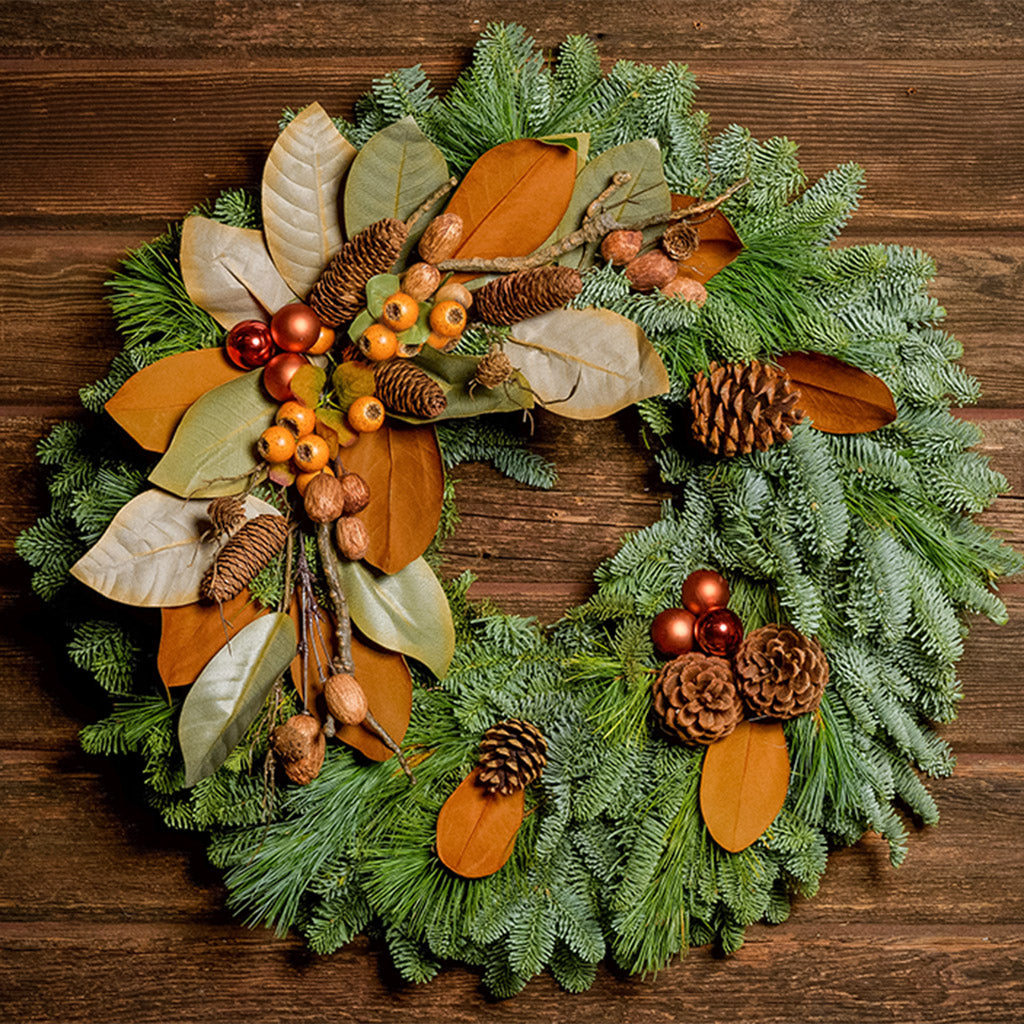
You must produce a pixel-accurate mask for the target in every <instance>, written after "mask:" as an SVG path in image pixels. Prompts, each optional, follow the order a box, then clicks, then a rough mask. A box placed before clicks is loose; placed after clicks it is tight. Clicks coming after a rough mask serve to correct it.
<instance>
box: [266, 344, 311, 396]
mask: <svg viewBox="0 0 1024 1024" xmlns="http://www.w3.org/2000/svg"><path fill="white" fill-rule="evenodd" d="M308 362H309V360H308V359H307V358H306V357H305V356H303V355H299V353H298V352H281V353H279V354H278V355H276V356H274V358H273V359H271V360H270V362H269V363H267V365H266V366H265V367H264V368H263V386H264V387H265V388H266V389H267V392H268V393H269V395H270V397H271V398H275V399H277V401H279V402H290V401H293V400H294V401H297V399H296V396H295V394H294V392H293V391H292V377H294V376H295V371H296V370H298V368H299V367H300V366H305V365H306V364H307V363H308Z"/></svg>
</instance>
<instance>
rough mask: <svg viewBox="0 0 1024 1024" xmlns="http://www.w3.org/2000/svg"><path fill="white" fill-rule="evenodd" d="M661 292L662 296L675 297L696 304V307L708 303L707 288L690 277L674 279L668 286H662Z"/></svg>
mask: <svg viewBox="0 0 1024 1024" xmlns="http://www.w3.org/2000/svg"><path fill="white" fill-rule="evenodd" d="M661 291H662V294H663V295H675V296H676V297H677V298H680V299H685V300H686V301H687V302H696V303H697V305H698V306H703V305H704V303H705V302H707V301H708V290H707V288H705V287H704V285H702V284H701V283H700V281H694V279H693V278H692V277H674V278H673V279H672V280H671V281H669V283H668V284H666V285H662V288H661Z"/></svg>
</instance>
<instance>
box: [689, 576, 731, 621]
mask: <svg viewBox="0 0 1024 1024" xmlns="http://www.w3.org/2000/svg"><path fill="white" fill-rule="evenodd" d="M728 603H729V584H728V582H727V581H726V579H725V577H724V576H722V575H721V574H720V573H717V572H715V571H714V570H712V569H698V570H696V572H691V573H690V575H689V576H687V577H686V579H685V580H683V607H684V608H689V610H690V611H691V612H693V614H694V615H698V616H699V615H703V614H704V613H705V612H709V611H711V610H712V609H713V608H724V607H725V606H726V605H727V604H728Z"/></svg>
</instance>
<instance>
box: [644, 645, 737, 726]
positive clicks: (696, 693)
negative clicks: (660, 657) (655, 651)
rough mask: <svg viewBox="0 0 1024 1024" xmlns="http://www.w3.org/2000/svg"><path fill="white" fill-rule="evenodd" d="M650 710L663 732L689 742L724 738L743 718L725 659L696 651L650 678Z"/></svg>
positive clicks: (733, 680) (669, 664)
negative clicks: (652, 709)
mask: <svg viewBox="0 0 1024 1024" xmlns="http://www.w3.org/2000/svg"><path fill="white" fill-rule="evenodd" d="M654 710H655V712H656V713H657V716H658V718H659V720H660V722H661V726H662V728H663V729H664V730H665V732H666V733H668V734H669V735H670V736H675V737H676V738H677V739H680V740H682V741H683V743H687V744H689V745H691V746H707V745H708V744H710V743H714V742H715V740H720V739H724V738H725V737H726V736H728V735H729V733H731V732H732V731H733V729H735V728H736V726H737V725H739V723H740V721H741V720H742V718H743V702H742V701H741V700H740V695H739V693H738V692H737V690H736V683H735V679H734V677H733V673H732V667H731V666H730V665H729V662H728V661H726V660H725V659H724V658H709V657H708V656H707V655H704V654H699V653H697V652H696V651H692V652H690V653H689V654H684V655H682V656H681V657H678V658H676V659H675V660H674V661H670V662H668V663H667V664H666V665H665V666H664V667H663V668H662V670H661V672H660V673H659V674H658V678H657V679H656V680H655V681H654Z"/></svg>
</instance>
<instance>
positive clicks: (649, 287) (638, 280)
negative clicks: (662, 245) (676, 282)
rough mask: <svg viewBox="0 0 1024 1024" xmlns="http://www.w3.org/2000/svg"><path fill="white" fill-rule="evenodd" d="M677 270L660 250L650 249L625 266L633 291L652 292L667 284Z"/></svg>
mask: <svg viewBox="0 0 1024 1024" xmlns="http://www.w3.org/2000/svg"><path fill="white" fill-rule="evenodd" d="M678 269H679V268H678V266H677V265H676V263H675V261H674V260H670V259H669V258H668V257H667V256H666V255H665V254H664V253H663V252H662V251H661V250H660V249H652V250H651V251H650V252H645V253H644V254H643V256H637V258H636V259H635V260H632V261H630V262H629V263H628V264H626V277H627V278H629V283H630V284H631V285H632V286H633V290H634V291H638V292H653V291H654V290H655V289H656V288H661V287H663V286H664V285H666V284H668V283H669V281H671V280H672V278H674V277H675V276H676V271H677V270H678Z"/></svg>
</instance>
